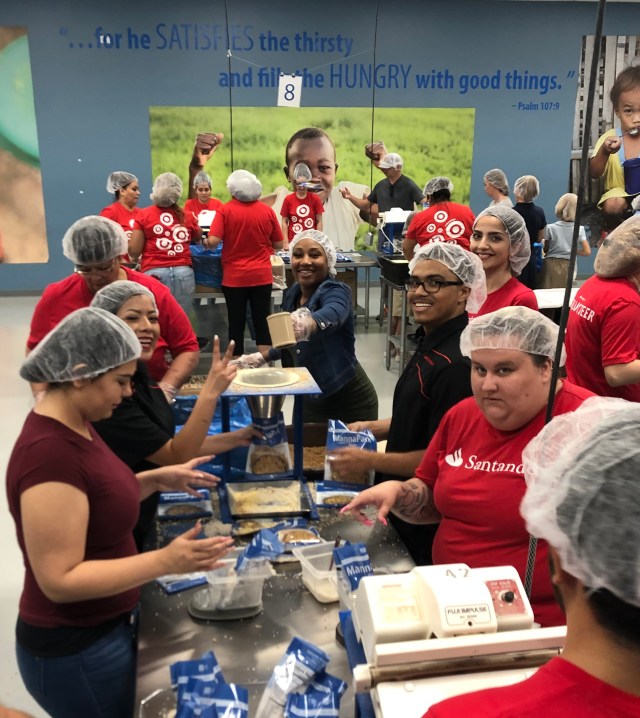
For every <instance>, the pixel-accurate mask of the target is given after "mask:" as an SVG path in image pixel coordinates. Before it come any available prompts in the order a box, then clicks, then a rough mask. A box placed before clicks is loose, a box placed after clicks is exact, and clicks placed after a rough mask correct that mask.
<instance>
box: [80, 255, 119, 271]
mask: <svg viewBox="0 0 640 718" xmlns="http://www.w3.org/2000/svg"><path fill="white" fill-rule="evenodd" d="M116 260H117V258H116V259H112V260H111V261H110V262H104V263H102V264H93V265H89V266H85V265H82V264H76V266H75V267H74V268H73V271H74V272H75V273H76V274H85V275H86V274H107V273H108V272H110V271H111V270H112V269H113V268H114V267H115V266H116Z"/></svg>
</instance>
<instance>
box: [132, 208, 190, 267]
mask: <svg viewBox="0 0 640 718" xmlns="http://www.w3.org/2000/svg"><path fill="white" fill-rule="evenodd" d="M134 229H141V230H142V231H143V232H144V248H143V250H142V263H141V266H140V270H141V271H143V272H146V271H147V270H148V269H153V268H154V267H190V266H191V252H190V251H189V244H191V240H192V239H193V238H194V237H196V236H198V234H199V231H200V227H198V222H197V220H196V218H195V217H194V216H193V212H184V219H183V221H182V222H180V220H179V219H178V215H177V214H176V213H175V212H174V211H173V210H172V209H169V208H168V207H156V205H152V206H151V207H145V208H144V209H141V210H140V213H139V214H138V216H137V217H136V221H135V224H134Z"/></svg>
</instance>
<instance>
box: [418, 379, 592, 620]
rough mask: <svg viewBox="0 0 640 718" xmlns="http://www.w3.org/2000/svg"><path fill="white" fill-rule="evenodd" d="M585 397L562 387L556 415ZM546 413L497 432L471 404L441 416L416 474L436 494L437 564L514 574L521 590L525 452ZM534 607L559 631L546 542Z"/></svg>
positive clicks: (538, 563)
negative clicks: (497, 569) (508, 568)
mask: <svg viewBox="0 0 640 718" xmlns="http://www.w3.org/2000/svg"><path fill="white" fill-rule="evenodd" d="M590 396H593V394H592V393H591V392H590V391H587V390H586V389H582V388H581V387H578V386H575V385H573V384H571V383H569V382H564V384H563V386H562V387H561V389H560V391H558V393H557V394H556V399H555V403H554V406H553V415H554V416H557V415H559V414H565V413H567V412H569V411H574V410H575V409H577V408H578V407H579V406H580V405H581V404H582V402H583V401H585V400H586V399H588V398H589V397H590ZM545 412H546V407H545V408H544V409H542V410H541V411H540V413H539V414H538V415H537V416H536V417H535V418H534V419H532V420H531V421H530V422H529V423H528V424H526V425H525V426H523V427H522V428H521V429H518V430H517V431H500V430H499V429H496V428H494V427H493V426H492V425H491V424H490V423H489V422H488V421H487V420H486V418H485V417H484V415H483V414H482V412H481V411H480V408H479V407H478V404H477V403H476V401H475V399H474V398H473V397H470V398H468V399H463V400H462V401H461V402H460V403H459V404H456V405H455V406H454V407H452V408H451V409H450V410H449V411H448V412H447V413H446V414H445V416H444V418H443V419H442V421H441V422H440V425H439V426H438V429H437V430H436V433H435V434H434V436H433V438H432V439H431V442H430V443H429V446H428V447H427V449H426V451H425V454H424V457H423V458H422V461H421V462H420V465H419V466H418V469H417V471H416V476H417V477H418V478H419V479H421V480H422V481H424V482H425V484H427V486H428V487H429V488H430V489H431V490H432V491H433V496H434V501H435V505H436V508H437V509H438V511H439V512H440V515H441V517H442V518H441V520H440V526H439V528H438V531H437V533H436V537H435V541H434V544H433V560H434V563H436V564H443V563H466V564H467V565H468V566H470V567H471V568H478V567H487V566H514V567H515V568H516V570H517V571H518V573H519V574H520V577H521V579H522V580H523V582H524V577H525V568H526V564H527V550H528V547H529V534H528V533H527V530H526V528H525V525H524V520H523V519H522V517H521V516H520V502H521V501H522V498H523V496H524V492H525V488H526V487H525V481H524V475H523V469H522V451H523V449H524V447H525V446H526V445H527V444H528V443H529V442H530V441H531V439H533V437H534V436H536V435H537V434H538V433H539V432H540V430H541V429H542V427H543V426H544V418H545ZM531 605H532V607H533V612H534V616H535V619H536V621H538V622H539V623H541V624H542V625H543V626H554V625H563V624H564V622H565V619H564V614H563V613H562V611H561V609H560V607H559V606H558V604H557V603H556V601H555V598H554V594H553V589H552V587H551V580H550V577H549V567H548V563H547V545H546V543H545V542H544V541H539V542H538V551H537V554H536V565H535V573H534V578H533V590H532V597H531Z"/></svg>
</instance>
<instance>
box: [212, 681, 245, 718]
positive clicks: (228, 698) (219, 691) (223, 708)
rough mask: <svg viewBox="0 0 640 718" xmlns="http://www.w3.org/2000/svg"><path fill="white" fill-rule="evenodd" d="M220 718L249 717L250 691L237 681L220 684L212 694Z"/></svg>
mask: <svg viewBox="0 0 640 718" xmlns="http://www.w3.org/2000/svg"><path fill="white" fill-rule="evenodd" d="M211 700H212V701H213V705H214V706H215V709H216V714H217V716H218V718H248V715H249V691H248V690H247V689H246V688H243V687H242V686H238V685H236V684H235V683H229V684H226V683H225V684H219V685H218V686H216V688H215V690H214V691H213V695H212V696H211Z"/></svg>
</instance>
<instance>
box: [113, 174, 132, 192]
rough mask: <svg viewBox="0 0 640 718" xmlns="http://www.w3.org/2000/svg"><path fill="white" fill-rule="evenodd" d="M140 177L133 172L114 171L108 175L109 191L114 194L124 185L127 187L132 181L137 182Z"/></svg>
mask: <svg viewBox="0 0 640 718" xmlns="http://www.w3.org/2000/svg"><path fill="white" fill-rule="evenodd" d="M137 181H138V178H137V177H136V176H135V175H132V174H131V172H112V173H111V174H110V175H109V176H108V177H107V192H109V193H110V194H114V193H115V192H118V191H120V190H121V189H123V187H126V186H127V185H128V184H131V183H132V182H137Z"/></svg>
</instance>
